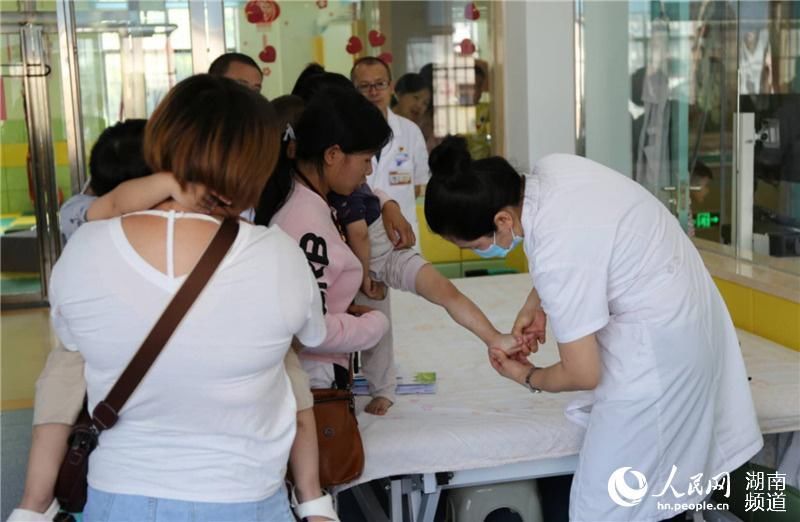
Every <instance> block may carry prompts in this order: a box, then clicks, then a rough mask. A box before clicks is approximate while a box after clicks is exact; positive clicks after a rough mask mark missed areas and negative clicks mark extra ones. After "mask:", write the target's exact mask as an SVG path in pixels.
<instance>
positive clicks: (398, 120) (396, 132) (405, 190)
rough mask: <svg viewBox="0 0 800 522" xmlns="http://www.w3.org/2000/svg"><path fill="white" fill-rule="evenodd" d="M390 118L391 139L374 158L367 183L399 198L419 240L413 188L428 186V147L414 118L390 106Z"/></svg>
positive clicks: (404, 214)
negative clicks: (396, 111) (399, 113)
mask: <svg viewBox="0 0 800 522" xmlns="http://www.w3.org/2000/svg"><path fill="white" fill-rule="evenodd" d="M387 121H388V123H389V127H391V129H392V140H391V141H390V142H389V143H388V144H387V145H386V146H385V147H383V149H382V150H381V154H380V161H378V160H377V158H372V175H371V176H367V183H368V184H369V186H370V187H371V188H372V189H373V190H375V189H380V190H382V191H384V192H385V193H386V194H387V195H388V196H389V198H391V199H393V200H395V201H397V203H398V204H399V205H400V210H401V211H402V212H403V217H405V218H406V219H407V220H408V222H409V223H411V226H412V227H413V228H414V234H416V236H417V240H419V223H418V220H417V203H416V199H417V198H416V197H415V195H414V187H415V186H416V185H425V184H427V183H428V179H430V170H429V169H428V149H426V148H425V138H423V137H422V131H421V130H419V127H417V125H416V124H415V123H414V122H413V121H411V120H409V119H407V118H403V117H402V116H398V115H397V114H395V113H393V112H392V111H391V109H389V110H388V112H387Z"/></svg>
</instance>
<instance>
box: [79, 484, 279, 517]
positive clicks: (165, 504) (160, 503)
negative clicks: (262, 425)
mask: <svg viewBox="0 0 800 522" xmlns="http://www.w3.org/2000/svg"><path fill="white" fill-rule="evenodd" d="M83 520H84V522H156V521H158V522H228V521H230V522H262V521H263V522H294V520H295V519H294V516H293V515H292V512H291V510H290V508H289V499H288V497H287V495H286V489H285V488H281V489H280V490H278V492H277V493H275V494H274V495H272V496H271V497H268V498H266V499H264V500H259V501H256V502H234V503H216V502H186V501H183V500H170V499H166V498H155V497H141V496H138V495H122V494H118V493H106V492H105V491H100V490H97V489H94V488H91V487H90V488H89V494H88V497H87V500H86V507H85V508H84V510H83Z"/></svg>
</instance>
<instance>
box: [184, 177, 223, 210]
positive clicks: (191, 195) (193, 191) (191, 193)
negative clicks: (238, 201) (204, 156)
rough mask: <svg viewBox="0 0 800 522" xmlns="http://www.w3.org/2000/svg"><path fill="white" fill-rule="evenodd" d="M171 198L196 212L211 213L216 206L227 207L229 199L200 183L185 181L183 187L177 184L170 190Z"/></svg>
mask: <svg viewBox="0 0 800 522" xmlns="http://www.w3.org/2000/svg"><path fill="white" fill-rule="evenodd" d="M172 199H174V200H175V201H177V202H178V204H180V205H181V206H183V207H186V208H188V209H191V211H192V212H197V213H198V214H213V213H214V211H215V210H216V209H217V208H218V207H227V206H229V205H230V204H231V201H230V200H229V199H227V198H226V197H224V196H222V195H220V194H217V193H216V192H214V191H213V190H208V188H207V187H206V186H205V185H203V184H202V183H187V184H186V187H185V188H184V189H181V188H180V186H177V187H176V189H175V190H173V192H172Z"/></svg>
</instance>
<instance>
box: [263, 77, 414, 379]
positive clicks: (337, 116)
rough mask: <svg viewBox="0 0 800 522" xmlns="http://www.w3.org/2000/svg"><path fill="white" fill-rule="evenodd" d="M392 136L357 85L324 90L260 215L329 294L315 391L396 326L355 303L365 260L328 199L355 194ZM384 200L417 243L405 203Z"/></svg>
mask: <svg viewBox="0 0 800 522" xmlns="http://www.w3.org/2000/svg"><path fill="white" fill-rule="evenodd" d="M290 136H291V138H292V139H291V140H290V139H289V137H290ZM390 138H391V129H390V128H389V125H388V124H387V123H386V120H385V119H384V118H383V115H381V113H380V112H379V111H378V110H377V109H376V108H375V107H374V106H373V105H372V104H371V103H370V102H369V101H368V100H367V99H366V98H364V97H363V96H362V95H361V94H359V93H358V92H357V91H356V90H355V89H345V88H331V89H327V90H324V91H322V92H320V93H318V94H317V95H316V96H315V97H314V98H313V99H312V100H311V101H310V102H309V103H308V105H307V106H306V108H305V110H304V111H303V114H302V116H300V118H299V121H298V122H297V125H296V126H295V127H294V128H293V129H292V128H291V127H290V128H289V129H287V133H286V138H285V141H284V146H283V154H282V158H281V161H280V162H279V164H278V167H277V169H276V172H275V173H274V174H273V175H272V177H271V178H270V181H269V184H268V185H267V188H266V189H265V190H264V193H263V196H262V199H261V202H260V204H259V208H258V210H257V213H256V222H257V223H260V224H270V225H274V224H277V225H278V226H280V228H281V229H283V230H284V231H285V232H286V233H287V234H289V235H290V236H291V237H293V238H295V240H297V242H298V244H299V246H300V248H301V249H302V250H303V252H304V253H305V255H306V259H307V260H308V263H309V265H310V266H311V269H312V271H313V272H314V275H315V277H316V278H317V283H318V284H319V288H320V292H321V293H322V302H323V311H324V312H325V322H326V327H327V332H328V333H327V337H326V338H325V341H323V343H322V344H320V345H319V346H317V347H316V348H305V349H303V351H302V352H301V353H300V359H301V362H302V364H303V368H304V369H305V370H306V372H308V374H309V377H310V380H311V387H312V388H329V387H332V386H334V385H335V384H336V383H337V382H339V383H341V381H342V379H343V378H345V376H346V371H347V366H348V361H349V356H350V354H351V353H352V352H356V351H361V350H367V349H370V348H372V347H373V346H375V345H376V344H377V343H378V341H379V340H380V339H381V337H382V336H383V335H384V333H386V331H387V329H388V328H389V320H388V319H387V318H386V316H385V315H384V314H382V313H381V312H379V311H376V310H372V309H370V308H367V307H364V306H358V305H353V304H352V302H353V298H354V297H355V295H356V293H357V292H358V289H359V288H360V286H361V282H362V281H363V272H362V265H361V263H360V261H359V260H358V258H357V257H356V255H355V254H354V253H353V252H352V250H350V248H349V247H348V246H347V243H346V242H345V240H344V238H343V235H342V231H341V229H340V227H339V226H338V223H337V221H336V216H335V213H334V212H333V211H332V210H331V208H330V206H329V205H328V201H327V199H326V197H325V196H326V195H327V194H328V193H329V192H331V191H333V192H336V193H338V194H342V195H349V194H350V193H352V192H353V191H354V190H355V189H356V188H357V187H358V186H359V185H361V184H362V183H364V182H365V181H366V177H367V176H368V175H370V174H371V173H372V163H371V159H372V156H374V155H375V154H376V153H377V152H378V151H380V150H381V148H383V146H384V145H385V144H386V143H387V142H388V141H389V139H390ZM290 156H291V157H290ZM381 196H382V195H379V197H381ZM381 203H382V211H383V216H384V221H385V222H386V223H387V229H390V230H389V233H390V237H393V238H396V240H397V243H398V245H399V246H410V245H411V244H413V243H414V237H413V232H411V230H410V226H409V225H408V223H407V222H406V221H405V220H404V219H403V218H402V215H401V213H400V209H399V206H398V205H397V204H396V203H395V202H393V201H386V198H385V196H384V197H381ZM337 375H338V376H339V379H338V381H337V379H336V376H337Z"/></svg>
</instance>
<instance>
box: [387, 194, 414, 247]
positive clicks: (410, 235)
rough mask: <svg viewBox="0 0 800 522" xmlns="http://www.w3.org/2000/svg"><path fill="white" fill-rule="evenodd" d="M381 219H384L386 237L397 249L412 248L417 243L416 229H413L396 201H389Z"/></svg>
mask: <svg viewBox="0 0 800 522" xmlns="http://www.w3.org/2000/svg"><path fill="white" fill-rule="evenodd" d="M381 217H382V218H383V226H384V227H385V228H386V235H388V236H389V241H391V242H392V244H393V245H394V248H395V249H401V248H411V247H412V246H414V243H416V242H417V238H416V236H414V229H413V228H412V227H411V223H409V222H408V221H407V220H406V218H405V217H403V213H402V212H401V211H400V205H398V204H397V202H396V201H394V200H392V201H387V202H386V203H385V204H384V205H383V208H382V209H381Z"/></svg>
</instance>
